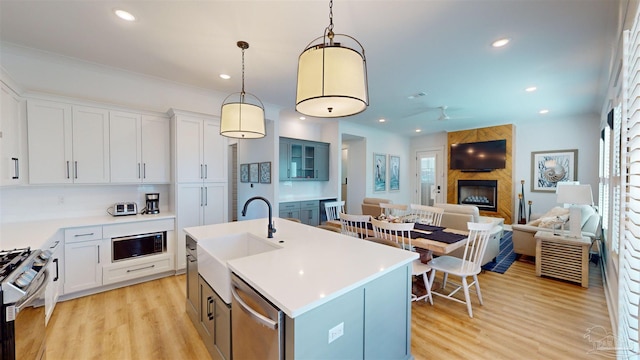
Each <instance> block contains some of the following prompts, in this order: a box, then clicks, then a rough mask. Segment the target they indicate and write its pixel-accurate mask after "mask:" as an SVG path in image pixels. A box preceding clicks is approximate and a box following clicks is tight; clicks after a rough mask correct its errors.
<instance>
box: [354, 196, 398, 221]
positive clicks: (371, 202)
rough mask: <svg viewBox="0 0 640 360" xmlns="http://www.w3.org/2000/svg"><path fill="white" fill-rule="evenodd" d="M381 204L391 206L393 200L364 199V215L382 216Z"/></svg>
mask: <svg viewBox="0 0 640 360" xmlns="http://www.w3.org/2000/svg"><path fill="white" fill-rule="evenodd" d="M380 203H385V204H390V203H391V200H389V199H382V198H368V197H366V198H364V199H363V200H362V205H361V206H362V215H371V216H373V217H378V216H380V213H381V212H382V209H381V208H380Z"/></svg>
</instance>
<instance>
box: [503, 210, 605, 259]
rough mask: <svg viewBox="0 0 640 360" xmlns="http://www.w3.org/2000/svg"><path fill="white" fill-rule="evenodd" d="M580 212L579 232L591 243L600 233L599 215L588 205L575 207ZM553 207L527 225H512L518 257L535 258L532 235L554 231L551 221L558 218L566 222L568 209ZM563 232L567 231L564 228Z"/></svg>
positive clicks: (515, 250)
mask: <svg viewBox="0 0 640 360" xmlns="http://www.w3.org/2000/svg"><path fill="white" fill-rule="evenodd" d="M577 206H579V207H580V210H581V212H582V217H581V223H582V227H581V231H582V235H583V236H588V237H590V238H591V241H592V242H593V241H594V240H595V239H596V236H598V235H599V232H600V215H599V214H598V213H597V212H596V211H595V209H594V208H593V207H592V206H589V205H577ZM562 209H563V208H560V207H555V208H553V209H551V210H549V211H548V212H547V213H545V214H543V215H542V216H540V217H539V218H538V219H535V220H532V221H530V222H529V223H527V224H513V225H512V226H511V227H512V229H513V251H514V252H515V253H516V254H518V255H526V256H532V257H535V256H536V239H535V238H534V235H535V233H536V232H538V231H549V232H551V231H554V229H553V221H552V220H553V219H554V218H555V217H557V216H560V217H561V218H562V219H563V220H568V209H565V210H566V211H564V212H563V211H562ZM565 230H567V229H566V228H565Z"/></svg>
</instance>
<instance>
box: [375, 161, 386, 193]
mask: <svg viewBox="0 0 640 360" xmlns="http://www.w3.org/2000/svg"><path fill="white" fill-rule="evenodd" d="M386 190H387V155H385V154H376V153H374V154H373V191H374V192H380V191H386Z"/></svg>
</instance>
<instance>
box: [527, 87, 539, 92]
mask: <svg viewBox="0 0 640 360" xmlns="http://www.w3.org/2000/svg"><path fill="white" fill-rule="evenodd" d="M536 90H538V88H537V87H535V86H529V87H528V88H526V89H524V91H526V92H534V91H536Z"/></svg>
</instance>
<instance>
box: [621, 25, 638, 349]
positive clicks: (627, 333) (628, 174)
mask: <svg viewBox="0 0 640 360" xmlns="http://www.w3.org/2000/svg"><path fill="white" fill-rule="evenodd" d="M639 14H640V13H636V20H635V22H634V25H633V27H632V29H631V30H630V31H625V34H624V47H623V71H624V76H623V106H622V112H623V114H625V115H626V116H622V119H621V121H622V134H621V146H620V151H621V154H620V155H621V157H620V159H621V167H622V176H621V183H620V186H621V187H622V186H623V187H624V190H625V191H624V194H620V195H618V198H619V200H620V201H621V202H622V204H623V207H622V209H624V219H623V222H622V224H623V225H622V226H623V231H622V234H623V236H622V237H621V238H620V256H619V260H620V264H619V269H620V271H619V279H618V291H619V293H618V319H619V321H618V333H617V339H618V344H617V347H618V357H619V358H620V357H629V358H631V357H633V358H635V357H636V356H637V355H638V303H639V302H640V28H639V27H640V24H638V15H639Z"/></svg>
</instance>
